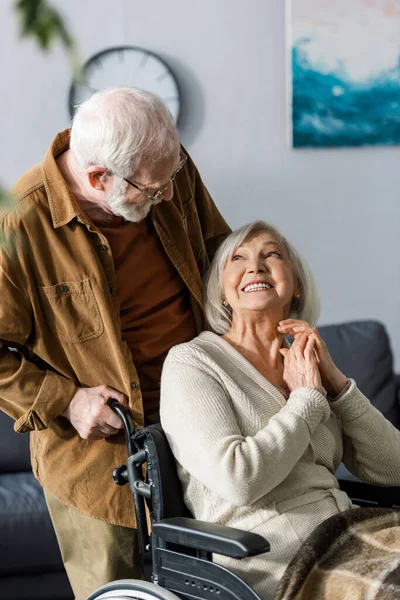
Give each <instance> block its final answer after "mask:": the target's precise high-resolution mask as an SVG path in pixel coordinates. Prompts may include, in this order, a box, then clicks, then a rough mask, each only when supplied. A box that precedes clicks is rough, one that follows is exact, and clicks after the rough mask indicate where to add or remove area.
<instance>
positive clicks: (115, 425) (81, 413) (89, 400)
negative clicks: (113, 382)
mask: <svg viewBox="0 0 400 600" xmlns="http://www.w3.org/2000/svg"><path fill="white" fill-rule="evenodd" d="M110 398H115V400H118V402H120V403H121V404H123V405H125V406H128V402H127V400H126V398H125V396H124V395H123V394H121V393H120V392H117V390H113V389H112V388H110V387H108V386H106V385H99V386H97V387H92V388H79V389H78V390H77V392H76V393H75V395H74V396H73V398H72V400H71V402H70V403H69V404H68V406H67V408H66V409H65V411H64V412H63V417H66V418H67V419H68V420H69V421H70V422H71V425H72V426H73V427H74V428H75V429H76V430H77V432H78V433H79V435H80V437H81V438H83V439H84V440H101V439H103V438H106V437H108V436H110V435H115V434H116V433H118V431H119V430H120V429H122V427H123V425H122V421H121V419H120V418H119V417H118V415H116V414H115V413H114V411H112V410H111V408H110V407H109V406H107V400H109V399H110Z"/></svg>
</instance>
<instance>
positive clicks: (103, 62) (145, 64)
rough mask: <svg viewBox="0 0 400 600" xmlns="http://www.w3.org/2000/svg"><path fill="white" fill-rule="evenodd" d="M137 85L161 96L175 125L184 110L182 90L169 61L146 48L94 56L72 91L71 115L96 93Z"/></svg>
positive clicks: (120, 49) (118, 48)
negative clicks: (180, 112)
mask: <svg viewBox="0 0 400 600" xmlns="http://www.w3.org/2000/svg"><path fill="white" fill-rule="evenodd" d="M120 86H124V87H129V86H135V87H139V88H143V89H146V90H149V91H151V92H154V93H156V94H158V95H159V96H161V98H162V99H163V100H164V102H165V103H166V105H167V106H168V108H169V110H170V112H171V114H172V116H173V118H174V121H175V123H177V122H178V118H179V111H180V97H179V87H178V83H177V80H176V77H175V75H174V74H173V72H172V71H171V69H170V67H169V66H168V65H167V64H166V63H165V61H164V60H163V59H162V58H160V57H159V56H157V54H154V52H150V51H149V50H145V49H144V48H139V47H136V46H116V47H113V48H107V49H106V50H103V51H102V52H98V53H97V54H95V55H94V56H92V57H91V58H90V59H89V60H88V61H87V62H86V63H85V64H84V65H83V67H82V68H81V69H80V71H79V74H78V76H77V77H76V79H75V80H74V81H73V83H72V85H71V88H70V92H69V101H68V104H69V113H70V115H71V117H72V116H73V114H74V111H75V106H76V105H77V104H80V103H81V102H84V101H85V100H87V99H88V98H90V96H91V95H92V94H94V93H95V92H98V91H100V90H103V89H105V88H109V87H120Z"/></svg>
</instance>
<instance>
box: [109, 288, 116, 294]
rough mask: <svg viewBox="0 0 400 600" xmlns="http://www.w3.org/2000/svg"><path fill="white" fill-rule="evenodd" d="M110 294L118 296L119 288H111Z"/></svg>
mask: <svg viewBox="0 0 400 600" xmlns="http://www.w3.org/2000/svg"><path fill="white" fill-rule="evenodd" d="M110 294H111V296H116V295H117V288H111V290H110Z"/></svg>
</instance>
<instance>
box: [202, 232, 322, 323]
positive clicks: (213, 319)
mask: <svg viewBox="0 0 400 600" xmlns="http://www.w3.org/2000/svg"><path fill="white" fill-rule="evenodd" d="M263 232H265V233H270V234H271V235H273V236H274V237H275V238H276V241H277V242H279V243H280V244H282V246H283V247H284V248H285V250H286V251H287V253H288V257H289V260H290V261H291V262H292V264H293V266H294V271H295V277H296V279H297V284H298V285H299V287H300V290H301V296H300V298H299V299H294V301H293V302H292V306H291V311H290V318H293V319H302V320H304V321H307V323H309V324H310V325H311V326H315V325H316V323H317V320H318V317H319V313H320V302H319V296H318V291H317V286H316V284H315V279H314V276H313V274H312V272H311V269H310V267H309V266H308V264H307V262H306V260H305V259H304V258H303V257H302V256H301V254H300V253H299V252H298V251H297V250H296V248H295V247H294V246H293V245H292V244H291V243H290V242H289V241H288V240H287V239H286V238H285V237H284V236H283V235H282V234H281V233H280V231H278V230H277V229H276V228H275V227H274V226H273V225H270V224H269V223H266V222H265V221H253V222H252V223H249V224H248V225H244V226H243V227H240V228H239V229H236V230H235V231H233V232H232V233H231V234H230V235H229V236H228V237H227V238H226V239H225V240H224V241H223V242H222V244H221V245H220V247H219V248H218V250H217V252H216V254H215V256H214V259H213V261H212V263H211V266H210V268H209V270H208V272H207V274H206V276H205V278H204V299H205V311H206V317H207V321H208V324H209V326H210V328H211V329H212V330H213V331H215V333H218V334H220V335H224V334H225V333H227V331H229V329H230V328H231V326H232V310H231V308H230V307H229V306H225V305H224V304H223V302H224V287H223V272H224V269H225V266H226V263H227V262H228V260H229V258H230V257H231V255H232V253H233V252H234V251H235V250H236V249H237V248H238V247H239V246H240V245H241V244H242V243H243V242H244V241H245V240H246V239H247V238H248V237H249V236H251V235H252V234H254V233H263Z"/></svg>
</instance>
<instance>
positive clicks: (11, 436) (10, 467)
mask: <svg viewBox="0 0 400 600" xmlns="http://www.w3.org/2000/svg"><path fill="white" fill-rule="evenodd" d="M18 471H31V461H30V455H29V434H27V433H15V431H14V421H13V419H11V417H9V416H8V415H6V414H5V413H3V412H2V411H0V473H16V472H18Z"/></svg>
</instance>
